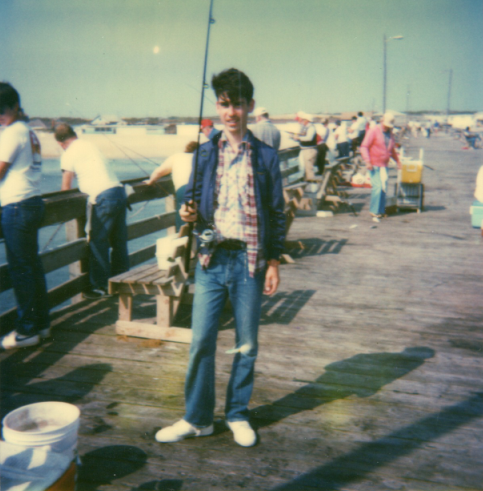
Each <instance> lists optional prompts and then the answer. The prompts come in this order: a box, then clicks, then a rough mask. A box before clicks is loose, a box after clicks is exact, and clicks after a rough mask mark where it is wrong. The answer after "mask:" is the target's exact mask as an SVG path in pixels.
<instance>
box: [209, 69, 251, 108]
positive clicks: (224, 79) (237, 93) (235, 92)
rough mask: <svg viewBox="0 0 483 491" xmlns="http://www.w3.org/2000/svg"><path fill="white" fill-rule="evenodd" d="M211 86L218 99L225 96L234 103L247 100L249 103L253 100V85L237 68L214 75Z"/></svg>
mask: <svg viewBox="0 0 483 491" xmlns="http://www.w3.org/2000/svg"><path fill="white" fill-rule="evenodd" d="M211 86H212V87H213V90H214V91H215V94H216V97H217V98H219V97H220V96H221V95H223V94H225V95H227V96H228V97H229V98H230V100H231V101H232V102H237V101H240V100H241V99H245V101H246V102H247V103H249V102H250V101H251V100H252V99H253V91H254V89H253V84H252V83H251V82H250V79H249V78H248V77H247V76H246V75H245V74H244V73H243V72H241V71H240V70H237V69H236V68H230V69H228V70H224V71H222V72H221V73H219V74H218V75H213V78H212V79H211Z"/></svg>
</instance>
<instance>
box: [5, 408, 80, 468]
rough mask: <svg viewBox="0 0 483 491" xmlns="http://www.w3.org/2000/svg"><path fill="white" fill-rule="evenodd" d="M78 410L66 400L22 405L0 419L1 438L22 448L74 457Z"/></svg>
mask: <svg viewBox="0 0 483 491" xmlns="http://www.w3.org/2000/svg"><path fill="white" fill-rule="evenodd" d="M79 417H80V410H79V408H77V407H76V406H73V405H72V404H67V403H66V402H39V403H36V404H29V405H28V406H23V407H20V408H18V409H15V411H12V412H10V413H8V414H7V415H6V416H5V417H4V418H3V432H2V433H3V438H4V440H5V441H6V442H9V443H13V444H15V445H22V446H24V447H37V448H42V449H44V450H50V451H52V452H59V453H63V454H64V455H67V456H69V457H70V458H71V460H73V459H74V457H75V453H76V449H77V431H78V429H79V422H80V420H79Z"/></svg>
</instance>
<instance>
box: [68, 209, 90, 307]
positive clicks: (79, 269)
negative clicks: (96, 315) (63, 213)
mask: <svg viewBox="0 0 483 491" xmlns="http://www.w3.org/2000/svg"><path fill="white" fill-rule="evenodd" d="M85 225H86V218H85V216H83V217H80V218H77V219H74V220H70V221H69V222H67V223H66V224H65V233H66V238H67V242H72V241H73V240H77V239H80V238H81V237H85V236H86V233H85ZM87 270H88V266H87V259H84V260H82V261H76V262H74V263H72V264H70V265H69V276H70V277H71V279H72V278H74V277H76V276H79V275H80V274H82V273H86V272H87ZM81 301H82V294H80V293H78V294H77V295H75V296H73V297H72V299H71V302H72V303H73V304H75V303H79V302H81Z"/></svg>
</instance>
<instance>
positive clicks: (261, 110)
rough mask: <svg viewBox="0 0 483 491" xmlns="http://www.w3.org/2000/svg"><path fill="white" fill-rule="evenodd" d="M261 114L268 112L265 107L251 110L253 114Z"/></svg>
mask: <svg viewBox="0 0 483 491" xmlns="http://www.w3.org/2000/svg"><path fill="white" fill-rule="evenodd" d="M262 114H268V111H267V109H266V108H265V107H257V108H256V109H255V111H253V115H254V116H261V115H262Z"/></svg>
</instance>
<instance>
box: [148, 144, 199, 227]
mask: <svg viewBox="0 0 483 491" xmlns="http://www.w3.org/2000/svg"><path fill="white" fill-rule="evenodd" d="M197 148H198V142H195V141H191V142H189V143H188V144H187V145H186V148H185V151H184V153H175V154H174V155H171V156H170V157H168V158H167V159H166V160H165V161H164V162H163V163H162V164H161V165H160V166H159V167H158V168H157V169H155V170H154V171H153V172H152V174H151V176H150V177H149V179H148V180H147V181H146V184H148V185H149V186H153V185H154V184H155V183H156V181H157V180H158V179H161V178H162V177H164V176H167V175H169V174H171V176H172V179H173V184H174V189H175V191H176V230H179V229H180V228H181V227H182V226H183V225H184V222H183V220H181V217H180V216H179V210H180V208H181V205H182V204H183V203H184V192H185V189H186V185H187V184H188V181H189V180H190V176H191V170H192V168H193V152H194V151H195V150H196V149H197Z"/></svg>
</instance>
